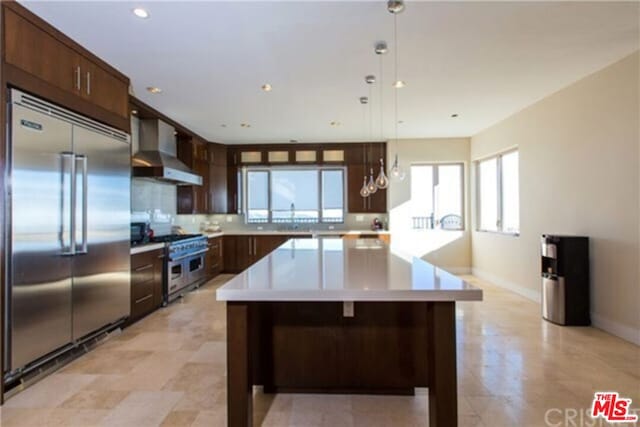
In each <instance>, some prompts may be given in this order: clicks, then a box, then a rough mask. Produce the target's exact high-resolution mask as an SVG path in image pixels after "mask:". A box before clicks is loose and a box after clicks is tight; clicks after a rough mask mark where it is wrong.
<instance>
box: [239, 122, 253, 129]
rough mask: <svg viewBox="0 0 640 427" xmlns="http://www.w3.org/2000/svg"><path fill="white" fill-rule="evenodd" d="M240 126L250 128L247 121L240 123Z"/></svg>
mask: <svg viewBox="0 0 640 427" xmlns="http://www.w3.org/2000/svg"><path fill="white" fill-rule="evenodd" d="M240 127H241V128H250V127H251V125H250V124H249V123H240Z"/></svg>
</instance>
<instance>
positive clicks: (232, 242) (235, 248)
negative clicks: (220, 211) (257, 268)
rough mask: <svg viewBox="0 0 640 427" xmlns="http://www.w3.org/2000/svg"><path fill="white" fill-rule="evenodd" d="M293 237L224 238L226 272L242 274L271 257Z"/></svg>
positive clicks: (241, 236)
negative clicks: (263, 259) (268, 256)
mask: <svg viewBox="0 0 640 427" xmlns="http://www.w3.org/2000/svg"><path fill="white" fill-rule="evenodd" d="M290 238H291V236H288V235H279V234H259V235H237V236H229V235H225V236H224V250H223V252H224V271H225V272H228V273H240V272H242V271H244V270H246V269H247V268H249V267H250V266H251V265H253V264H254V263H256V262H257V261H259V260H260V259H262V258H263V257H265V256H267V255H269V254H270V253H271V252H273V251H274V250H275V249H276V248H277V247H278V246H280V245H281V244H283V243H284V242H286V241H287V240H288V239H290Z"/></svg>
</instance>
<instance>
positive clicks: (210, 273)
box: [205, 237, 224, 280]
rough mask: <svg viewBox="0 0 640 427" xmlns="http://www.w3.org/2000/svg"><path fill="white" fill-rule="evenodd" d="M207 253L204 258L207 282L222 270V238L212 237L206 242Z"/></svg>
mask: <svg viewBox="0 0 640 427" xmlns="http://www.w3.org/2000/svg"><path fill="white" fill-rule="evenodd" d="M208 246H209V252H207V256H206V258H205V268H206V270H207V280H211V279H213V278H214V277H216V276H217V275H218V274H220V273H222V270H223V269H224V255H223V253H224V246H223V243H222V237H214V238H211V239H209V241H208Z"/></svg>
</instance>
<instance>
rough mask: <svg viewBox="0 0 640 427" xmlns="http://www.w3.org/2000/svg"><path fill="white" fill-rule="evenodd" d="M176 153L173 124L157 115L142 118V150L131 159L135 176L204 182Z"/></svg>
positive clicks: (187, 183)
mask: <svg viewBox="0 0 640 427" xmlns="http://www.w3.org/2000/svg"><path fill="white" fill-rule="evenodd" d="M176 154H177V147H176V137H175V129H174V128H173V127H171V126H170V125H168V124H167V123H164V122H162V121H160V120H157V119H142V120H140V151H138V152H137V153H135V154H134V156H133V159H132V160H131V163H132V165H133V176H134V177H138V178H152V179H157V180H159V181H165V182H170V183H172V184H177V185H202V177H201V176H200V175H197V174H195V173H194V172H193V171H192V170H191V169H189V167H188V166H187V165H185V164H184V163H182V162H181V161H180V160H178V158H177V157H176Z"/></svg>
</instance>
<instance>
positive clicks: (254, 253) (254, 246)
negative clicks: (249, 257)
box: [253, 237, 258, 256]
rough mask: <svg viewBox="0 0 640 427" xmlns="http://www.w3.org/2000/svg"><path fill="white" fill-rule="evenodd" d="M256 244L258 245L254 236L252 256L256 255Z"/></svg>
mask: <svg viewBox="0 0 640 427" xmlns="http://www.w3.org/2000/svg"><path fill="white" fill-rule="evenodd" d="M256 246H258V245H257V244H256V238H255V237H254V238H253V255H254V256H255V255H256Z"/></svg>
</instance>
